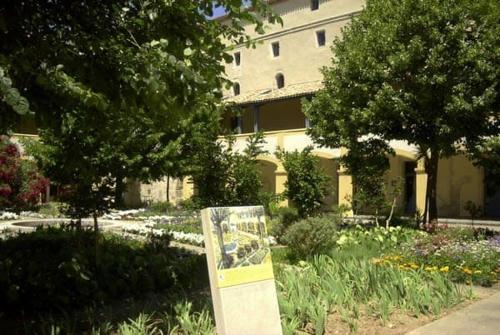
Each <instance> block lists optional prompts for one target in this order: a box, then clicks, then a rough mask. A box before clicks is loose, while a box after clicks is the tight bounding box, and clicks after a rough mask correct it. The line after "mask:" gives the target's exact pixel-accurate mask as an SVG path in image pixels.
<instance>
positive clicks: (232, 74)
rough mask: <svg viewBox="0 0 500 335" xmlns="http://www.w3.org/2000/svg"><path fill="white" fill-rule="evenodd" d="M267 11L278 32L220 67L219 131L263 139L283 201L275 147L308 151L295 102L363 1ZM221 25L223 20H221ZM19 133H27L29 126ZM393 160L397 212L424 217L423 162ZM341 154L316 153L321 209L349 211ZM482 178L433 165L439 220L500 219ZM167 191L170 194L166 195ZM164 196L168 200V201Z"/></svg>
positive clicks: (187, 185) (401, 146) (176, 187)
mask: <svg viewBox="0 0 500 335" xmlns="http://www.w3.org/2000/svg"><path fill="white" fill-rule="evenodd" d="M269 3H270V5H271V6H272V8H273V10H274V11H275V12H276V13H277V14H279V15H280V16H281V17H282V19H283V26H281V25H272V26H268V27H267V28H266V33H265V34H264V35H258V34H256V33H255V32H254V31H253V27H250V26H249V27H248V28H247V29H246V32H247V33H248V34H249V35H251V36H253V37H254V39H255V41H256V42H258V44H257V47H256V48H255V49H248V48H246V47H245V46H243V45H234V46H228V47H230V48H231V52H232V53H233V56H234V60H233V63H231V64H226V67H225V69H226V75H227V77H228V78H229V79H230V80H231V81H233V83H234V85H233V88H232V89H230V90H228V91H227V92H225V94H224V96H225V98H224V101H225V103H227V104H230V105H233V106H238V107H240V108H241V111H242V112H241V114H240V115H239V116H235V115H231V114H230V113H227V114H226V115H225V117H224V119H223V123H224V126H225V127H226V128H228V129H230V130H234V132H235V133H236V134H237V135H236V143H235V147H236V148H238V149H239V150H241V149H243V148H244V146H245V142H246V139H247V138H248V137H249V135H251V134H252V133H253V132H255V131H257V130H262V131H264V134H265V139H266V144H265V149H266V150H267V151H268V152H269V154H267V155H265V156H261V157H259V162H260V165H259V166H260V169H261V173H262V179H263V183H264V187H265V190H266V191H269V192H275V193H281V192H282V191H283V190H284V183H285V181H286V178H287V176H286V172H285V171H284V168H283V165H282V164H281V162H279V160H278V159H277V158H276V157H275V156H274V152H275V151H276V149H277V148H278V147H280V148H283V149H285V150H295V149H298V150H301V149H303V148H305V147H306V146H308V145H313V146H314V143H313V142H312V140H311V139H310V138H309V137H308V136H307V135H306V129H307V127H308V120H307V119H306V118H305V116H304V113H303V112H302V109H301V102H300V101H301V99H302V98H308V97H311V96H313V95H314V93H315V92H316V91H318V90H319V89H320V88H321V87H322V74H321V72H320V69H321V67H323V66H327V65H329V64H330V60H331V58H332V57H333V55H332V53H331V49H330V46H331V44H332V41H333V39H334V38H335V37H336V36H340V33H341V29H342V27H343V26H345V25H346V24H349V22H350V20H351V18H352V17H353V16H355V15H357V14H358V13H360V11H361V10H362V9H363V3H364V1H363V0H270V1H269ZM219 20H222V21H224V20H227V18H225V17H222V18H219ZM24 127H25V128H27V129H28V128H29V129H31V128H32V125H31V124H30V123H29V122H27V123H26V125H24ZM391 145H392V147H393V148H394V150H395V152H396V155H395V156H394V157H390V170H389V171H388V173H387V176H386V181H387V183H388V184H390V181H391V180H394V179H396V178H401V179H402V180H403V181H404V185H403V192H402V195H401V197H400V199H398V207H399V209H400V211H401V212H407V213H411V212H414V211H415V210H416V209H419V210H421V211H423V208H424V201H425V192H426V180H427V176H426V174H425V171H424V169H423V162H422V161H417V157H416V150H415V148H414V147H412V146H410V145H408V144H407V143H405V142H402V141H394V142H392V143H391ZM344 153H345V149H343V148H320V147H318V146H315V149H314V151H313V154H314V155H316V156H317V157H319V159H320V163H321V165H322V167H323V168H324V169H325V171H326V172H327V173H328V174H329V176H330V177H331V184H330V189H331V193H330V195H329V196H328V197H327V198H326V199H324V202H325V206H326V207H331V206H332V205H337V204H344V203H347V199H348V198H349V197H351V196H352V195H353V186H352V178H351V176H350V175H348V174H347V173H346V171H345V170H344V169H343V168H342V166H340V165H339V163H338V159H339V158H340V157H341V155H342V154H344ZM487 174H488V171H484V170H483V169H482V168H478V167H475V166H473V165H472V163H471V162H470V161H469V160H468V159H467V158H466V157H465V156H462V155H459V156H454V157H451V158H449V159H443V160H441V161H440V162H439V175H438V210H439V214H440V216H442V217H467V216H469V213H468V212H467V211H466V209H465V204H466V203H467V202H468V201H472V202H474V203H475V204H476V205H479V206H481V207H482V208H483V210H484V216H486V217H492V218H500V190H499V189H488V188H489V186H487V185H486V184H485V182H484V181H485V177H486V176H487ZM167 190H168V191H167ZM192 193H193V185H192V183H191V182H190V179H189V178H185V179H184V180H182V181H179V180H173V179H171V180H170V181H168V180H167V179H165V180H163V181H161V182H158V183H154V184H148V185H145V184H140V183H137V182H133V181H131V182H130V183H129V188H128V192H127V195H126V199H127V201H128V202H129V204H133V205H139V204H140V203H143V202H154V201H166V200H167V198H168V199H169V200H170V201H172V202H178V201H179V200H181V199H187V198H189V197H190V196H191V195H192ZM167 194H168V195H167Z"/></svg>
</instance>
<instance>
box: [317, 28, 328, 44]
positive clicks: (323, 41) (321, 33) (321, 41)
mask: <svg viewBox="0 0 500 335" xmlns="http://www.w3.org/2000/svg"><path fill="white" fill-rule="evenodd" d="M316 41H318V46H319V47H322V46H324V45H325V44H326V35H325V31H324V30H320V31H317V32H316Z"/></svg>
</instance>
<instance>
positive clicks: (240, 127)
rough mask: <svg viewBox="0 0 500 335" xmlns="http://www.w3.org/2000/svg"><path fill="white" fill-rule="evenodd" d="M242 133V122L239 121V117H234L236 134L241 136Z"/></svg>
mask: <svg viewBox="0 0 500 335" xmlns="http://www.w3.org/2000/svg"><path fill="white" fill-rule="evenodd" d="M242 132H243V122H242V120H241V116H239V115H238V116H237V117H236V133H237V134H241V133H242Z"/></svg>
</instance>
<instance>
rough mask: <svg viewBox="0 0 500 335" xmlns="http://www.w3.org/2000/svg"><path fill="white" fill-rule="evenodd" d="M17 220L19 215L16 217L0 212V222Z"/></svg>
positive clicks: (10, 213) (14, 214) (13, 214)
mask: <svg viewBox="0 0 500 335" xmlns="http://www.w3.org/2000/svg"><path fill="white" fill-rule="evenodd" d="M17 219H19V215H17V214H16V213H12V212H2V214H0V220H17Z"/></svg>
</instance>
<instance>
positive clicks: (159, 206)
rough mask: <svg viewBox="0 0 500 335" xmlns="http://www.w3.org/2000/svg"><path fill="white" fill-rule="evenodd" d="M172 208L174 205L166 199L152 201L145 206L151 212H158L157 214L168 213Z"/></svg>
mask: <svg viewBox="0 0 500 335" xmlns="http://www.w3.org/2000/svg"><path fill="white" fill-rule="evenodd" d="M173 208H174V205H172V204H171V203H170V202H168V201H159V202H153V203H152V204H150V205H149V206H148V207H147V209H149V210H150V211H151V212H154V213H158V215H162V214H163V215H164V214H168V213H170V212H171V211H172V209H173Z"/></svg>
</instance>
